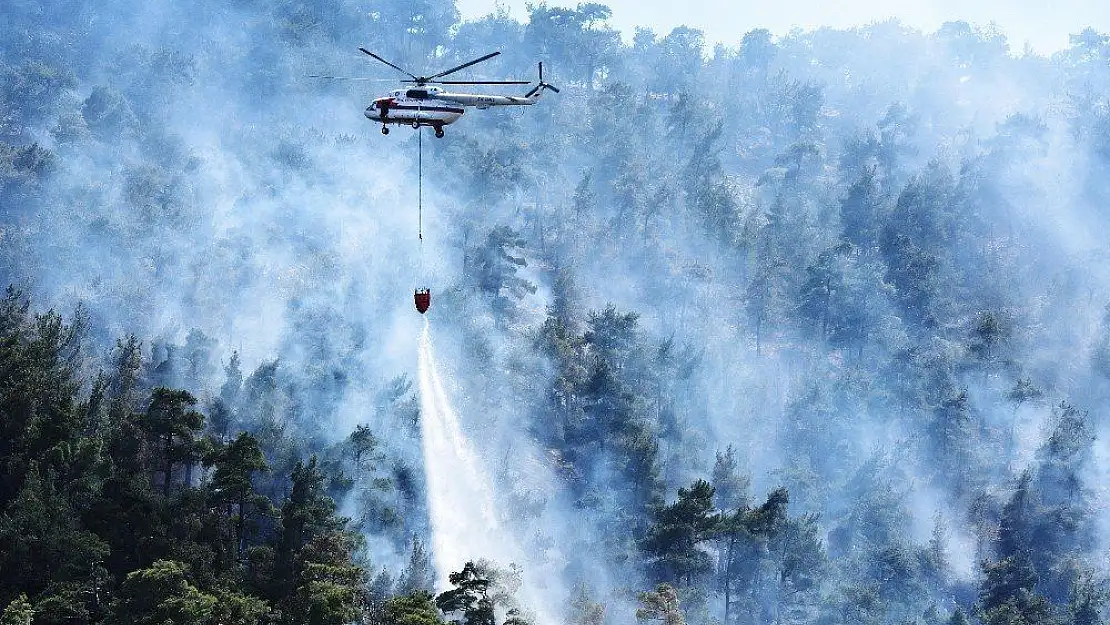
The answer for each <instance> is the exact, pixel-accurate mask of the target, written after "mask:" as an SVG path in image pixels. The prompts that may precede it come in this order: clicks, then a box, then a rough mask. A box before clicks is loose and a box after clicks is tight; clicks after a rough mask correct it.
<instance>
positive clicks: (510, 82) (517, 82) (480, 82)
mask: <svg viewBox="0 0 1110 625" xmlns="http://www.w3.org/2000/svg"><path fill="white" fill-rule="evenodd" d="M403 82H412V81H411V80H406V81H403ZM428 82H429V83H431V84H436V85H530V84H532V83H530V82H528V81H527V80H429V81H428Z"/></svg>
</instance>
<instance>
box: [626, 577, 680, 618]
mask: <svg viewBox="0 0 1110 625" xmlns="http://www.w3.org/2000/svg"><path fill="white" fill-rule="evenodd" d="M636 597H637V599H639V600H640V607H638V608H636V620H637V621H640V622H647V623H651V622H657V623H660V625H686V617H684V616H683V614H682V608H681V607H680V606H679V601H678V591H676V590H675V589H674V588H673V587H672V586H671V585H669V584H659V585H658V586H656V587H655V590H652V591H648V592H641V593H637V595H636Z"/></svg>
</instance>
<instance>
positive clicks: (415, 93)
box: [405, 89, 428, 99]
mask: <svg viewBox="0 0 1110 625" xmlns="http://www.w3.org/2000/svg"><path fill="white" fill-rule="evenodd" d="M405 97H406V98H418V99H423V98H426V97H428V92H427V90H425V89H409V90H408V92H406V93H405Z"/></svg>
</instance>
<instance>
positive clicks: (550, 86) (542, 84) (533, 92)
mask: <svg viewBox="0 0 1110 625" xmlns="http://www.w3.org/2000/svg"><path fill="white" fill-rule="evenodd" d="M544 89H550V90H552V91H554V92H555V93H559V88H558V87H556V86H555V85H553V84H551V83H547V82H544V81H543V61H540V82H539V84H537V85H536V86H535V87H532V90H531V91H529V92H528V94H527V95H525V96H524V97H526V98H531V97H534V96H538V95H539V94H540V93H542V92H543V90H544Z"/></svg>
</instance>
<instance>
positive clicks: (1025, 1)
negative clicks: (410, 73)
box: [458, 0, 1110, 53]
mask: <svg viewBox="0 0 1110 625" xmlns="http://www.w3.org/2000/svg"><path fill="white" fill-rule="evenodd" d="M532 1H533V2H534V3H536V4H538V3H539V2H538V0H532ZM594 1H601V2H603V3H605V4H608V5H609V6H610V7H612V9H613V19H612V23H613V24H614V25H615V26H616V27H618V28H620V29H621V30H622V31H624V32H625V33H626V37H627V35H628V34H631V32H632V29H633V27H635V26H648V27H651V28H652V29H654V30H655V31H656V32H661V33H666V32H669V31H670V29H671V28H673V27H675V26H678V25H682V24H685V25H687V26H694V27H697V28H700V29H701V30H703V31H705V34H706V38H707V39H708V40H709V41H710V42H712V43H715V42H721V43H724V44H726V45H734V44H736V43H737V42H739V40H740V37H741V36H742V35H743V34H744V33H745V32H747V31H749V30H751V29H753V28H767V29H770V30H771V31H772V32H774V33H775V34H782V33H785V32H787V31H788V30H790V29H791V28H792V27H795V26H800V27H803V28H813V27H817V26H833V27H849V26H857V25H861V24H867V23H869V22H874V21H880V20H884V19H887V18H891V17H897V18H899V19H900V20H902V22H903V23H905V24H908V25H910V26H913V27H916V28H920V29H922V30H925V31H933V30H936V28H937V27H938V26H940V24H942V23H944V22H947V21H952V20H958V19H962V20H967V21H969V22H973V23H980V24H987V23H990V22H995V23H996V24H998V26H1000V27H1001V28H1002V30H1003V31H1004V32H1005V33H1006V35H1007V36H1008V37H1009V39H1010V48H1011V50H1013V51H1015V52H1020V51H1021V50H1022V48H1023V47H1024V44H1025V42H1029V43H1030V44H1031V45H1032V46H1033V48H1034V49H1035V50H1036V51H1038V52H1041V53H1051V52H1055V51H1056V50H1059V49H1061V48H1064V47H1066V46H1067V45H1068V35H1069V34H1070V33H1074V32H1078V31H1080V30H1082V29H1083V28H1084V27H1086V26H1093V27H1094V28H1095V29H1097V30H1100V31H1102V32H1107V31H1110V1H1108V0H1053V1H1046V0H902V1H901V2H892V1H890V0H849V1H847V2H835V1H828V0H778V1H777V2H754V1H751V0H748V1H746V2H745V1H736V0H694V1H681V0H678V1H666V2H665V1H663V0H608V1H606V0H594ZM578 2H579V0H562V1H550V2H548V4H551V5H555V6H574V5H577V4H578ZM525 3H526V0H458V7H459V10H460V11H462V14H463V16H464V17H466V18H472V17H479V16H481V15H485V14H487V13H489V12H491V11H492V10H493V9H494V6H495V5H496V4H503V5H505V6H506V7H508V8H509V10H510V12H511V13H512V15H513V16H514V17H516V18H517V19H520V20H524V19H525V18H526V16H527V11H526V10H525Z"/></svg>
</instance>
